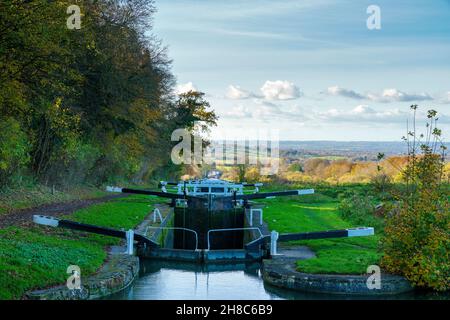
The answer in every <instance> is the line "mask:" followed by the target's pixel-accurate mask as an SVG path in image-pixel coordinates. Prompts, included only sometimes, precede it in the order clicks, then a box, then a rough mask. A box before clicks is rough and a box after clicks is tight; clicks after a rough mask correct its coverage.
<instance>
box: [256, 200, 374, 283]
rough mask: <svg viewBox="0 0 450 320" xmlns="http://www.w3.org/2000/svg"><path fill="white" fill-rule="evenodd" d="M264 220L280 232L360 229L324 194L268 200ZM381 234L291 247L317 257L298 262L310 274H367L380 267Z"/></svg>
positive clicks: (309, 241)
mask: <svg viewBox="0 0 450 320" xmlns="http://www.w3.org/2000/svg"><path fill="white" fill-rule="evenodd" d="M264 203H265V204H266V205H267V207H266V208H265V209H264V219H265V221H266V222H267V223H268V226H269V228H270V229H271V230H276V231H278V232H280V233H289V232H310V231H325V230H333V229H345V228H350V227H358V225H355V224H352V223H350V222H348V221H345V220H344V219H342V218H341V217H340V215H339V213H338V204H339V202H338V200H337V199H336V198H332V197H329V196H325V195H322V194H316V195H308V196H301V197H287V198H282V197H280V198H275V199H267V200H265V201H264ZM379 241H380V235H379V230H376V235H375V236H370V237H355V238H337V239H320V240H307V241H293V242H289V243H288V245H299V244H301V245H307V246H308V247H310V248H311V249H312V250H314V252H315V253H316V255H317V257H316V258H313V259H308V260H299V261H297V269H298V271H301V272H307V273H329V274H364V273H366V271H367V267H368V266H369V265H372V264H378V262H379V260H380V258H381V252H380V251H379V249H378V247H379Z"/></svg>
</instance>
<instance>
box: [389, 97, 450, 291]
mask: <svg viewBox="0 0 450 320" xmlns="http://www.w3.org/2000/svg"><path fill="white" fill-rule="evenodd" d="M416 108H417V107H416V106H412V109H413V110H414V112H415V111H416ZM428 119H429V123H428V124H427V133H426V134H425V135H420V136H419V135H418V134H416V130H415V128H414V129H413V131H409V132H408V137H405V138H404V139H405V141H406V142H407V143H408V147H409V155H408V158H409V159H408V164H407V166H406V167H405V169H404V170H403V172H402V177H403V181H404V183H405V185H406V189H405V190H404V192H402V193H399V194H394V196H395V197H396V198H397V199H398V203H399V206H398V209H397V210H394V211H393V212H392V213H391V215H390V217H388V218H387V219H386V228H385V233H386V236H385V239H384V243H383V247H384V257H383V259H382V266H383V267H384V268H385V269H386V270H387V271H389V272H392V273H397V274H402V275H404V276H405V277H406V278H407V279H409V280H410V281H411V282H412V283H413V284H414V285H416V286H418V287H428V288H433V289H435V290H448V289H450V256H449V253H450V232H449V230H450V206H449V190H448V185H446V184H445V177H444V166H445V163H444V156H445V150H446V148H445V147H444V146H443V145H442V144H441V142H440V136H441V131H440V130H439V129H437V128H436V122H437V120H436V112H434V111H430V112H429V114H428Z"/></svg>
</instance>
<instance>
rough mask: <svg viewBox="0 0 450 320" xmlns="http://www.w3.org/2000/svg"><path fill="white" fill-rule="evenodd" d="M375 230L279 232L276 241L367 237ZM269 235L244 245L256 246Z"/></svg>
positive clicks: (246, 246)
mask: <svg viewBox="0 0 450 320" xmlns="http://www.w3.org/2000/svg"><path fill="white" fill-rule="evenodd" d="M374 234H375V230H374V228H372V227H359V228H349V229H342V230H328V231H316V232H301V233H282V234H279V235H278V237H277V239H276V241H281V242H284V241H295V240H317V239H330V238H351V237H367V236H373V235H374ZM270 241H271V236H270V235H266V236H264V237H262V238H259V239H256V240H254V241H251V242H249V243H247V244H246V245H245V248H246V249H252V248H257V247H258V246H259V245H261V244H263V243H265V242H270Z"/></svg>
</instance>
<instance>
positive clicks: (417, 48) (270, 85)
mask: <svg viewBox="0 0 450 320" xmlns="http://www.w3.org/2000/svg"><path fill="white" fill-rule="evenodd" d="M369 5H378V6H379V7H380V9H381V30H369V29H368V28H367V26H366V20H367V18H368V17H369V14H367V13H366V10H367V7H368V6H369ZM156 7H157V9H158V12H157V13H156V16H155V21H154V28H155V33H156V34H157V35H158V36H159V37H160V38H161V39H163V42H164V44H165V45H167V46H168V47H169V55H170V57H171V58H172V59H173V60H174V62H173V71H174V74H175V75H176V77H177V82H178V85H179V86H178V88H177V90H178V91H179V92H182V91H183V90H188V89H190V88H195V89H196V90H200V91H202V92H205V93H206V94H207V99H208V100H209V101H210V103H211V105H212V107H213V108H214V109H215V110H216V112H217V113H218V115H219V116H220V120H219V126H218V128H216V129H214V130H213V132H212V135H213V137H214V138H222V135H223V134H229V132H230V131H233V132H234V134H235V135H239V133H240V132H243V131H246V130H248V129H249V128H258V129H260V130H265V129H269V128H273V129H278V130H279V135H280V138H281V139H283V140H368V141H380V140H386V141H388V140H389V141H398V140H399V139H400V138H401V136H402V135H404V132H405V130H406V129H405V126H406V125H405V124H406V119H407V117H408V109H409V106H410V105H411V104H413V103H417V104H419V106H420V107H421V109H422V110H423V111H425V110H426V109H427V108H431V107H432V108H434V109H436V110H438V111H439V112H440V114H441V119H440V121H441V122H442V123H441V125H440V126H441V128H442V129H443V130H444V132H446V133H447V136H446V138H447V140H448V138H449V136H448V133H449V132H450V41H449V40H450V1H449V0H433V1H430V0H408V1H406V0H396V1H392V0H390V1H388V0H371V1H366V0H352V1H351V0H339V1H337V0H285V1H281V0H277V1H275V0H271V1H269V0H240V1H237V0H227V1H218V0H156Z"/></svg>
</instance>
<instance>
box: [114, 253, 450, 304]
mask: <svg viewBox="0 0 450 320" xmlns="http://www.w3.org/2000/svg"><path fill="white" fill-rule="evenodd" d="M449 298H450V296H449V295H448V294H447V295H442V294H441V295H437V294H432V293H408V294H401V295H395V296H389V297H379V298H378V299H408V300H410V299H445V300H448V299H449ZM108 299H114V300H276V299H290V300H310V299H314V300H323V299H325V300H330V299H348V300H349V299H374V297H358V296H346V295H327V294H311V293H300V292H295V291H291V290H284V289H280V288H276V287H272V286H269V285H266V284H264V282H263V280H262V276H261V265H260V264H259V263H251V264H244V263H242V264H213V265H210V264H208V265H198V264H190V263H182V262H168V261H155V260H147V261H144V262H142V263H141V274H140V277H139V278H138V279H136V280H135V282H134V283H133V284H132V285H131V286H130V287H129V288H127V289H125V290H123V291H122V292H119V293H117V294H115V295H113V296H110V297H109V298H108Z"/></svg>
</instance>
